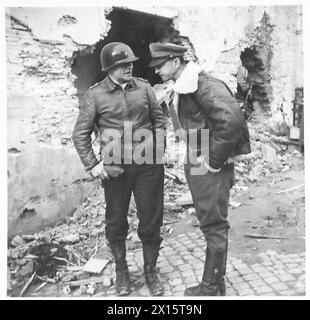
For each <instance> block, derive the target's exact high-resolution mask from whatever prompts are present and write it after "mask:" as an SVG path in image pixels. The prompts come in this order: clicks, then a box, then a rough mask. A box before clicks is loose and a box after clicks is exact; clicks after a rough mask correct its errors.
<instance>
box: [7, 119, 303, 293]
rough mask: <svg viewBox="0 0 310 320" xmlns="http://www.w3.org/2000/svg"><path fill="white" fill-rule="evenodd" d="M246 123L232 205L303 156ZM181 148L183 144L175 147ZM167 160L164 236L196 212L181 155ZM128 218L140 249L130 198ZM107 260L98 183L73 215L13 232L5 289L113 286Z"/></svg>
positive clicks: (131, 238)
mask: <svg viewBox="0 0 310 320" xmlns="http://www.w3.org/2000/svg"><path fill="white" fill-rule="evenodd" d="M248 125H249V130H250V136H251V145H252V153H251V154H249V155H246V156H244V157H243V158H241V159H240V160H238V161H237V162H236V163H235V169H236V184H235V186H234V187H233V188H232V190H231V200H230V206H231V207H232V208H237V207H239V206H240V205H242V204H241V203H239V202H237V201H235V198H236V197H237V196H239V195H240V194H242V193H244V192H247V190H248V189H249V188H250V186H251V184H252V183H260V181H261V180H262V179H264V178H266V177H269V176H270V175H271V174H277V173H279V172H281V171H287V170H290V169H292V168H293V167H294V163H295V162H294V159H295V160H296V158H297V159H300V163H303V156H302V154H300V152H299V151H298V150H297V149H298V148H297V147H296V146H295V145H290V143H287V141H286V140H285V139H284V138H279V137H277V136H275V135H273V134H271V133H270V132H268V131H266V130H265V128H264V126H263V125H260V124H257V123H254V124H253V123H249V124H248ZM173 139H175V138H174V135H173V133H172V132H169V133H168V140H171V141H172V140H173ZM180 143H181V142H180ZM171 146H174V147H176V146H177V145H176V144H175V143H170V144H169V141H168V147H167V156H168V157H169V156H170V157H171V156H172V155H174V154H175V151H176V150H171ZM177 147H178V148H179V147H180V146H177ZM183 147H184V146H183ZM169 148H170V149H169ZM180 150H182V146H181V148H179V150H178V152H180ZM184 151H185V148H183V152H184ZM181 153H182V152H181ZM168 160H169V161H167V165H166V168H165V182H164V183H165V185H164V191H165V192H164V194H165V198H164V223H163V226H162V233H163V235H164V237H165V238H168V236H169V234H171V233H172V231H173V227H174V224H175V223H177V222H180V221H181V220H182V219H183V218H185V217H186V216H187V215H194V213H195V209H194V206H193V200H192V197H191V194H190V192H189V189H188V185H187V183H186V180H185V177H184V172H183V157H177V158H175V159H168ZM128 220H129V226H130V230H129V233H128V237H127V246H128V249H131V250H133V249H136V248H140V247H141V242H140V239H139V238H138V236H137V232H136V231H137V227H138V219H137V215H136V206H135V202H134V200H133V199H132V201H131V203H130V209H129V213H128ZM195 226H198V224H197V225H195ZM112 260H113V258H112V255H111V252H110V250H109V247H108V245H107V242H106V239H105V202H104V195H103V190H102V189H101V188H100V189H98V190H97V193H96V194H94V195H93V196H92V197H89V198H88V199H87V200H86V201H85V202H84V203H83V204H82V205H81V206H80V207H79V208H78V209H77V210H76V211H75V212H74V214H73V215H72V216H70V217H67V218H66V219H64V221H61V222H60V223H58V224H57V225H56V226H54V227H53V228H47V229H46V230H44V231H41V232H39V233H36V234H33V235H18V236H16V237H14V238H13V239H12V240H11V241H10V245H9V249H8V270H9V284H8V288H9V292H8V294H9V295H11V296H22V295H25V294H26V291H27V290H28V289H30V287H31V285H32V284H33V285H34V284H37V286H36V288H35V292H37V293H38V292H39V291H40V290H41V289H42V288H43V287H44V286H45V285H47V284H49V283H53V284H56V285H58V286H59V287H60V290H61V291H62V294H64V295H71V294H73V293H75V294H76V295H84V294H85V295H93V294H95V293H96V290H97V289H98V287H99V286H101V287H104V288H109V287H111V286H112V285H113V274H114V273H113V271H112V269H113V266H112V264H111V263H110V262H111V261H112ZM94 275H95V276H94ZM98 275H99V276H98Z"/></svg>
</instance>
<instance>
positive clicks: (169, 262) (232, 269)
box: [95, 232, 305, 297]
mask: <svg viewBox="0 0 310 320" xmlns="http://www.w3.org/2000/svg"><path fill="white" fill-rule="evenodd" d="M253 254H257V255H258V256H259V258H260V260H261V261H260V262H259V263H255V264H251V265H250V264H247V263H244V262H243V261H242V260H241V259H240V258H239V257H238V256H236V255H231V254H230V253H229V254H228V261H227V272H226V285H227V296H303V295H305V254H304V253H296V254H278V253H277V252H275V251H271V250H268V251H267V252H263V253H253ZM204 257H205V241H204V239H203V238H202V237H201V234H200V233H199V232H193V233H185V234H180V235H178V236H176V237H174V238H172V237H171V238H169V239H167V241H166V242H165V244H164V246H163V248H162V249H161V251H160V256H159V258H158V263H157V267H158V268H159V271H160V275H161V279H162V283H163V285H164V288H165V293H164V296H173V297H182V296H183V293H184V289H185V288H186V287H187V286H191V285H196V284H198V283H199V281H200V279H201V276H202V272H203V265H204ZM127 261H128V265H129V271H130V276H131V280H132V282H133V287H134V290H133V292H132V293H131V294H130V296H149V295H150V294H149V290H148V288H147V286H146V284H145V282H144V276H143V256H142V250H141V249H136V250H134V251H128V253H127ZM113 268H114V265H113V264H111V265H110V266H109V268H107V270H106V271H105V273H106V275H107V276H111V277H114V271H113ZM115 295H116V292H115V288H114V286H113V287H110V288H108V289H104V290H98V291H97V293H96V294H95V296H115Z"/></svg>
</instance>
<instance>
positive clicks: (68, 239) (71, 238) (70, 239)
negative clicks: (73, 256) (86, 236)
mask: <svg viewBox="0 0 310 320" xmlns="http://www.w3.org/2000/svg"><path fill="white" fill-rule="evenodd" d="M56 241H57V242H60V243H77V242H79V241H80V237H79V235H78V234H69V235H67V236H64V237H59V238H57V239H56Z"/></svg>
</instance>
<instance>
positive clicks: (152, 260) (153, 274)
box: [143, 244, 164, 296]
mask: <svg viewBox="0 0 310 320" xmlns="http://www.w3.org/2000/svg"><path fill="white" fill-rule="evenodd" d="M159 246H160V244H154V245H153V244H152V245H150V244H143V258H144V276H145V281H146V284H147V286H148V287H149V289H150V292H151V295H152V296H161V295H163V293H164V288H163V286H162V285H161V283H160V281H159V277H158V274H157V270H156V262H157V258H158V254H159Z"/></svg>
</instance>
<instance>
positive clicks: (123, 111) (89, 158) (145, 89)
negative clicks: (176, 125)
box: [72, 76, 167, 170]
mask: <svg viewBox="0 0 310 320" xmlns="http://www.w3.org/2000/svg"><path fill="white" fill-rule="evenodd" d="M79 108H80V110H79V115H78V118H77V121H76V124H75V127H74V130H73V134H72V140H73V142H74V145H75V148H76V150H77V152H78V154H79V156H80V158H81V161H82V163H83V164H84V166H85V169H86V170H90V169H92V168H93V167H94V166H95V165H97V164H98V162H99V161H98V159H97V158H96V156H95V154H94V151H93V148H92V143H91V134H92V132H93V130H94V128H95V127H96V128H97V129H98V131H99V134H100V141H101V149H100V155H101V159H103V160H104V153H105V146H106V145H107V143H108V142H109V134H108V133H107V134H106V132H108V131H109V130H116V131H117V132H118V133H119V139H121V143H122V148H123V147H124V146H123V144H124V139H123V134H124V123H125V122H124V121H126V123H127V124H130V126H132V130H133V133H134V132H135V130H137V129H141V128H143V129H148V130H150V131H154V130H155V129H163V130H164V129H165V128H166V126H167V119H166V117H165V116H164V114H163V111H162V108H161V106H160V105H159V104H158V102H157V99H156V97H155V94H154V92H153V89H152V87H151V86H150V84H149V83H148V82H147V81H146V80H144V79H141V78H136V77H133V79H132V81H131V82H129V83H128V84H127V86H126V87H125V88H124V89H123V88H122V87H121V86H120V85H118V84H116V83H115V82H113V81H112V80H111V78H110V77H109V76H107V77H106V78H105V79H104V80H102V81H101V82H99V83H97V84H95V85H94V86H92V87H90V88H89V89H88V90H87V91H86V93H85V94H84V96H83V98H82V99H81V102H80V105H79ZM107 129H109V130H107ZM134 143H135V142H134ZM134 143H133V144H134ZM121 152H122V154H121V157H122V158H123V152H124V149H122V151H121Z"/></svg>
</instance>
